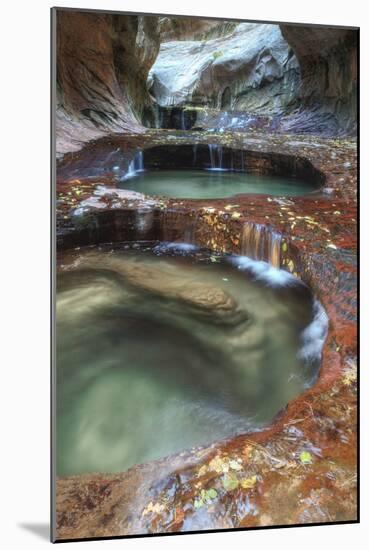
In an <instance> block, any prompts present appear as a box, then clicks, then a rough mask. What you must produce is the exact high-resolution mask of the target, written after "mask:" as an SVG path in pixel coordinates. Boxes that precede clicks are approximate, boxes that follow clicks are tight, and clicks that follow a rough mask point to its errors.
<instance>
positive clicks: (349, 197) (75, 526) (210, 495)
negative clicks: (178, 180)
mask: <svg viewBox="0 0 369 550" xmlns="http://www.w3.org/2000/svg"><path fill="white" fill-rule="evenodd" d="M194 141H196V142H197V143H198V144H200V143H203V144H206V143H207V142H208V141H210V142H211V143H213V144H216V143H218V144H219V143H225V142H226V143H227V145H228V146H229V147H233V148H234V149H237V150H240V149H243V150H244V151H245V155H246V157H247V156H250V165H249V166H250V168H251V167H252V169H253V170H261V171H263V170H265V169H266V170H269V169H270V167H277V166H279V170H282V169H283V167H284V169H286V167H287V168H288V167H293V166H300V167H301V169H307V168H309V167H310V166H312V167H313V169H314V170H315V172H312V173H315V174H316V177H317V176H318V174H321V180H320V185H322V191H321V194H320V195H319V194H318V195H314V194H312V195H309V196H307V197H269V196H265V195H238V196H236V197H232V199H218V200H209V199H208V200H206V201H205V200H176V199H156V201H154V203H153V202H152V201H151V202H150V201H149V199H147V200H148V201H149V202H147V203H145V202H144V199H143V198H142V197H136V199H137V200H136V199H135V198H134V197H132V196H130V195H127V196H125V194H124V193H122V192H121V190H120V189H116V191H114V185H115V183H117V180H116V179H115V176H114V171H113V170H112V171H110V170H107V171H106V172H105V173H104V171H103V170H101V171H100V173H99V174H95V175H94V176H92V177H89V176H90V171H91V165H92V164H96V165H97V166H101V168H102V165H101V162H103V159H105V161H104V162H105V163H106V162H107V161H106V159H107V155H106V151H107V150H108V148H110V150H111V149H114V150H116V149H118V148H120V151H121V153H120V154H121V155H123V156H126V157H127V162H126V165H127V164H128V161H129V160H130V159H131V158H132V152H133V151H134V150H136V148H137V147H140V148H143V149H144V150H145V149H146V148H150V147H153V146H159V145H161V146H165V145H171V146H173V145H177V146H181V145H185V144H190V143H193V142H194ZM281 151H283V153H284V154H283V155H280V152H281ZM117 155H118V153H117ZM288 157H289V160H288ZM268 158H269V160H268ZM109 162H110V161H108V163H109ZM304 167H306V168H304ZM309 170H310V171H311V170H312V168H309ZM59 176H60V180H59V183H58V221H59V224H58V225H59V239H60V241H59V243H60V244H59V246H60V247H61V248H62V247H67V248H73V247H74V246H80V245H81V244H89V243H90V244H98V243H99V242H113V241H117V242H118V241H121V240H125V239H128V240H131V239H133V240H134V239H137V224H138V221H140V222H141V221H142V222H145V223H142V224H141V223H140V224H139V225H140V231H141V230H142V232H141V233H140V238H141V239H143V240H145V239H150V238H151V239H160V240H165V241H167V240H171V241H173V240H174V241H175V240H177V241H182V242H183V240H184V238H185V239H189V240H190V241H191V242H193V243H195V244H198V245H200V246H204V247H207V248H210V249H212V250H215V251H219V252H231V253H235V254H242V253H247V245H248V243H247V240H248V237H249V231H248V229H249V227H250V224H254V225H255V231H256V229H257V228H259V229H260V228H265V229H267V230H268V231H270V232H274V233H275V234H279V235H280V237H281V239H280V241H279V242H280V250H279V254H278V264H275V265H281V267H282V269H283V270H286V271H289V272H290V273H293V274H294V275H295V276H297V277H300V278H301V279H302V280H303V281H304V282H306V283H307V284H308V285H309V286H310V287H311V289H312V291H313V292H314V294H315V295H316V296H317V298H318V299H319V300H320V301H321V302H322V304H323V306H324V308H325V310H326V312H327V314H328V317H329V330H328V336H327V340H326V342H325V344H324V348H323V355H322V366H321V370H320V373H319V378H318V380H317V382H316V384H315V385H314V386H313V387H312V388H310V389H309V390H307V391H305V392H304V393H303V394H302V395H300V396H299V397H297V398H296V399H294V400H293V401H291V402H290V403H289V404H288V406H287V407H286V409H285V410H283V411H281V413H280V415H279V416H278V417H277V418H276V419H275V421H274V422H273V423H272V424H271V425H270V426H269V427H268V428H266V429H264V430H261V431H258V432H254V433H246V434H245V435H240V436H238V437H236V438H233V439H230V440H228V441H221V442H216V443H214V445H210V446H208V447H204V448H194V449H189V450H188V451H186V452H184V453H180V454H178V455H175V456H170V457H167V458H164V459H162V460H158V461H155V462H150V463H146V464H144V465H138V466H134V467H133V468H130V469H129V470H127V471H126V472H122V473H120V474H88V475H80V476H70V477H65V478H59V479H58V480H57V491H56V493H57V533H56V536H57V538H58V539H69V538H83V537H99V536H100V537H101V536H114V535H132V534H142V533H163V532H174V531H180V532H188V531H193V530H204V529H227V528H239V527H258V526H266V525H286V524H287V525H290V524H296V523H298V524H309V523H317V522H318V523H322V522H323V523H324V522H327V523H329V522H332V521H338V522H339V521H346V522H347V521H348V522H350V521H351V522H352V521H355V520H356V517H357V515H356V514H357V512H356V497H357V493H356V474H357V462H356V460H357V456H356V450H357V446H356V420H357V408H356V407H357V396H356V385H357V384H356V381H357V379H356V353H357V349H356V343H357V342H356V337H357V332H356V330H357V327H356V300H357V297H356V196H355V192H356V143H355V142H354V141H353V140H343V139H340V140H327V139H322V138H320V139H319V138H316V137H314V138H312V137H308V136H299V137H298V138H297V137H293V136H281V135H280V136H273V135H265V134H263V133H261V132H260V133H257V132H250V133H249V134H247V135H245V134H240V133H237V134H235V133H233V134H227V135H218V136H208V135H205V134H203V135H201V133H199V132H198V133H196V132H186V135H183V134H181V133H180V132H168V131H151V132H147V133H146V134H145V135H144V136H137V135H131V136H129V137H128V138H127V136H125V137H124V136H121V137H120V138H118V139H117V138H115V139H112V138H104V139H103V140H100V141H98V142H96V143H94V144H91V145H90V146H89V147H88V148H87V149H86V150H85V151H83V152H80V153H77V154H74V155H66V157H65V158H64V160H63V162H62V163H61V164H60V170H59ZM107 186H108V187H109V189H106V187H107ZM91 196H92V197H95V199H96V200H97V204H95V206H91V207H90V209H89V211H88V212H86V216H83V217H82V218H81V217H80V216H76V215H74V212H75V211H76V209H78V207H79V205H80V203H81V202H83V201H85V200H86V199H88V198H89V197H91ZM141 227H142V229H141ZM245 229H246V230H245ZM268 259H269V261H273V262H274V261H275V260H273V257H272V254H271V255H270V256H269V257H268ZM192 299H193V297H191V300H192ZM317 316H319V311H317ZM315 337H316V336H315Z"/></svg>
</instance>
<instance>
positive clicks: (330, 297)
mask: <svg viewBox="0 0 369 550" xmlns="http://www.w3.org/2000/svg"><path fill="white" fill-rule="evenodd" d="M51 22H52V172H53V174H52V175H53V201H52V215H53V222H54V223H53V241H52V244H53V267H54V277H53V282H54V291H55V292H54V296H53V299H54V304H53V306H54V307H53V315H52V317H53V338H52V340H53V346H52V352H53V353H52V359H53V360H52V531H53V534H52V540H53V541H58V542H62V541H71V540H86V539H95V538H112V537H126V536H139V535H164V534H169V533H171V534H173V533H178V534H180V533H181V534H184V533H187V534H188V533H194V532H203V531H219V530H233V529H251V528H265V527H284V526H291V525H294V526H306V525H311V524H332V523H353V522H357V521H358V512H357V488H356V477H357V469H358V468H357V439H356V436H357V434H356V420H357V396H356V390H357V371H356V358H357V336H356V334H357V325H356V313H357V311H356V310H357V278H356V277H357V273H356V256H357V246H356V243H357V205H356V191H357V162H356V161H357V143H356V138H357V124H358V120H357V58H358V34H359V31H358V29H357V28H349V27H334V26H329V25H307V24H297V23H284V22H280V23H268V22H258V21H242V20H226V19H224V20H220V19H213V18H210V17H209V18H198V17H192V16H177V15H155V14H147V15H146V14H143V13H119V12H106V11H98V10H95V11H93V10H79V9H68V8H54V9H53V10H52V19H51Z"/></svg>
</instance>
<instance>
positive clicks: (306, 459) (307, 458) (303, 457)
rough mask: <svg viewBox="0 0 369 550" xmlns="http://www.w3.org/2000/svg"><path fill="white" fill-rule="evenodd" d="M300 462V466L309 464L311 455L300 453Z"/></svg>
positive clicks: (306, 452)
mask: <svg viewBox="0 0 369 550" xmlns="http://www.w3.org/2000/svg"><path fill="white" fill-rule="evenodd" d="M300 461H301V462H302V464H311V463H312V461H313V457H312V456H311V453H309V451H302V453H300Z"/></svg>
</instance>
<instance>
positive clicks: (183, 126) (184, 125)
mask: <svg viewBox="0 0 369 550" xmlns="http://www.w3.org/2000/svg"><path fill="white" fill-rule="evenodd" d="M181 130H186V120H185V112H184V109H182V112H181Z"/></svg>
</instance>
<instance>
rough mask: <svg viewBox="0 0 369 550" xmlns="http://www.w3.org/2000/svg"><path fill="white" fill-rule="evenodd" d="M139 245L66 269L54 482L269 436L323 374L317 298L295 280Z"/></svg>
mask: <svg viewBox="0 0 369 550" xmlns="http://www.w3.org/2000/svg"><path fill="white" fill-rule="evenodd" d="M135 246H136V248H132V247H131V246H130V245H125V247H123V246H122V248H119V249H117V248H116V249H114V250H110V249H108V248H103V249H100V248H92V249H87V250H79V251H75V252H73V253H72V252H71V253H68V254H65V255H64V257H63V258H62V260H61V262H62V264H63V267H62V272H61V273H59V274H58V277H57V282H58V289H57V366H56V369H57V370H56V372H57V431H56V435H57V473H58V475H70V474H79V473H87V472H118V471H123V470H125V469H126V468H128V467H130V466H132V465H133V464H137V463H143V462H146V461H149V460H152V459H156V458H159V457H163V456H167V455H169V454H171V453H174V452H177V451H180V450H183V449H188V448H190V447H193V446H197V445H203V444H207V443H211V442H213V441H216V440H219V439H221V438H225V437H229V436H232V435H234V434H236V433H243V432H247V431H248V430H250V429H254V428H257V427H260V426H262V425H264V424H265V423H268V422H270V421H271V420H272V419H273V417H274V415H275V414H276V413H278V411H280V410H281V409H282V408H283V407H284V406H285V405H286V404H287V403H288V401H289V400H290V399H292V398H293V397H295V396H296V395H297V394H299V393H300V392H302V391H303V390H304V388H306V387H307V386H309V385H311V384H312V383H313V381H314V379H315V376H316V374H317V372H318V369H319V353H320V348H319V345H320V344H319V343H318V346H317V349H316V350H315V351H314V353H313V354H312V353H311V351H312V348H311V345H312V340H311V338H310V337H309V334H308V333H309V327H311V326H312V325H311V323H312V322H313V323H314V315H315V313H314V307H315V306H314V304H315V301H314V300H313V297H312V295H311V293H310V291H309V290H308V289H307V288H306V287H304V286H303V285H301V284H299V283H298V282H297V281H296V282H295V281H293V279H292V276H289V275H284V276H283V277H281V275H280V274H279V273H278V272H277V271H276V270H273V269H269V268H268V267H267V266H266V264H263V265H261V264H260V262H258V263H256V262H251V267H250V266H249V262H250V261H249V260H247V259H246V260H245V261H246V270H245V269H244V267H245V266H243V264H242V263H241V264H240V265H239V267H241V268H242V269H238V268H237V267H235V266H233V265H231V264H230V263H229V261H228V260H227V259H224V258H222V257H218V256H214V254H210V253H206V252H199V251H197V250H192V249H191V247H187V248H188V249H189V251H188V250H187V248H186V247H184V248H183V249H180V252H179V253H178V252H177V251H176V249H172V248H171V247H168V248H165V246H164V245H163V246H164V248H162V247H160V246H158V247H156V248H153V247H152V246H148V247H141V246H140V247H139V248H137V247H138V245H135ZM127 247H128V248H127ZM184 251H185V252H184ZM181 254H182V255H181ZM183 254H184V255H183ZM259 264H260V265H259ZM263 274H264V275H263ZM285 277H287V280H286V282H284V278H285ZM281 281H282V282H281ZM318 334H319V330H318ZM313 335H314V338H317V330H316V327H315V332H314V331H313ZM309 338H310V339H309ZM309 346H310V347H309ZM313 347H314V346H313ZM304 349H306V350H307V354H306V355H304V353H301V351H303V350H304Z"/></svg>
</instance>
